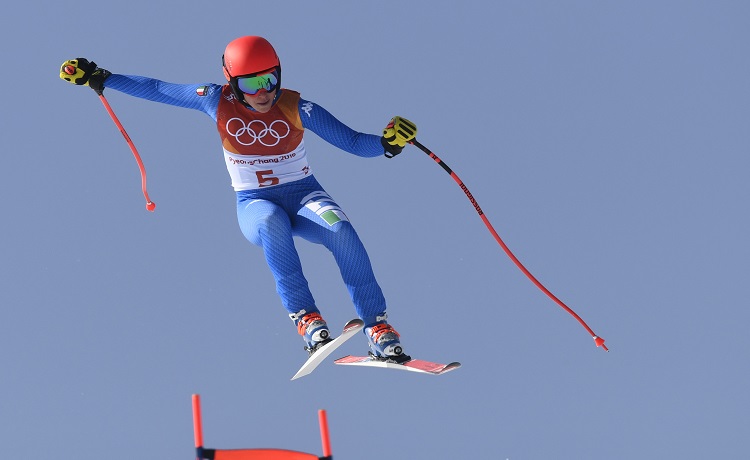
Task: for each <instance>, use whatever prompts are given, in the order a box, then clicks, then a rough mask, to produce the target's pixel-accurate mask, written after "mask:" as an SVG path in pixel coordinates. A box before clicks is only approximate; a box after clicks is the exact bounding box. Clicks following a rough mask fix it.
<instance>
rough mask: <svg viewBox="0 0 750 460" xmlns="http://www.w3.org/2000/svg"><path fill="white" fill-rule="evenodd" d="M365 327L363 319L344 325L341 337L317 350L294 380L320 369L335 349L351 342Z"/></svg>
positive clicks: (295, 375)
mask: <svg viewBox="0 0 750 460" xmlns="http://www.w3.org/2000/svg"><path fill="white" fill-rule="evenodd" d="M364 326H365V323H364V322H363V321H362V320H361V319H353V320H351V321H349V322H348V323H346V324H345V325H344V330H343V332H341V335H340V336H338V337H336V338H335V339H333V340H331V341H330V342H328V343H327V344H325V345H323V346H322V347H320V348H319V349H317V350H315V352H314V353H313V354H312V355H310V357H309V358H307V361H305V364H303V365H302V367H300V369H299V370H298V371H297V373H296V374H294V377H292V380H295V379H298V378H300V377H304V376H306V375H307V374H309V373H311V372H312V371H314V370H315V368H316V367H318V366H319V365H320V363H322V362H323V361H324V360H325V359H326V358H327V357H328V355H330V354H331V353H333V351H334V350H335V349H337V348H338V347H340V346H341V344H343V343H344V342H346V341H347V340H349V339H350V338H351V337H352V336H353V335H354V334H356V333H357V332H359V331H360V330H362V328H363V327H364Z"/></svg>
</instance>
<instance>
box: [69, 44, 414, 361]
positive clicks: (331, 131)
mask: <svg viewBox="0 0 750 460" xmlns="http://www.w3.org/2000/svg"><path fill="white" fill-rule="evenodd" d="M222 65H223V69H224V76H225V77H226V79H227V84H224V85H217V84H187V85H183V84H175V83H167V82H163V81H160V80H156V79H153V78H148V77H142V76H135V75H120V74H115V73H111V72H109V71H108V70H105V69H102V68H100V67H98V66H97V65H96V64H95V63H94V62H92V61H89V60H87V59H84V58H78V59H72V60H68V61H66V62H64V63H63V65H62V67H61V68H60V78H62V79H63V80H66V81H68V82H70V83H73V84H76V85H86V86H89V87H90V88H92V89H93V90H94V91H96V92H97V93H99V94H101V92H102V91H103V90H104V88H105V87H106V88H111V89H114V90H117V91H121V92H123V93H125V94H129V95H131V96H135V97H139V98H143V99H147V100H150V101H155V102H162V103H165V104H170V105H175V106H178V107H185V108H190V109H195V110H200V111H201V112H203V113H205V114H206V115H208V116H210V117H211V118H212V119H213V120H214V121H215V122H216V128H217V129H218V131H219V137H220V139H221V144H222V148H223V151H224V159H225V161H226V166H227V170H228V171H229V176H230V178H231V181H232V187H234V190H235V191H236V193H237V219H238V221H239V225H240V229H241V230H242V233H243V235H244V236H245V238H247V239H248V241H250V242H251V243H253V244H255V245H258V246H260V247H261V248H263V252H264V255H265V258H266V262H267V263H268V266H269V267H270V269H271V272H272V273H273V276H274V279H275V281H276V291H277V292H278V294H279V296H280V297H281V302H282V304H283V305H284V307H285V308H286V310H287V311H288V313H289V317H290V318H291V319H292V321H294V324H295V326H296V327H297V331H298V333H299V334H300V335H301V336H302V337H303V339H304V341H305V344H306V346H305V349H306V350H308V352H309V353H310V354H312V353H314V352H315V350H317V349H318V348H319V347H320V346H322V345H323V344H325V343H327V342H328V341H330V340H332V338H331V337H330V332H329V330H328V326H327V325H326V322H325V321H324V320H323V318H322V316H321V314H320V310H319V309H318V307H317V306H316V304H315V300H314V299H313V296H312V294H311V292H310V289H309V287H308V283H307V280H306V279H305V277H304V275H303V273H302V266H301V264H300V259H299V255H298V254H297V250H296V249H295V246H294V241H293V239H292V237H293V236H295V235H297V236H301V237H302V238H304V239H306V240H308V241H311V242H313V243H318V244H323V245H324V246H325V247H326V248H328V250H330V251H331V253H332V254H333V257H334V259H335V260H336V263H337V264H338V266H339V269H340V271H341V276H342V278H343V280H344V283H345V284H346V286H347V288H348V290H349V294H350V296H351V299H352V302H353V303H354V308H355V310H356V312H357V315H358V316H359V317H360V318H362V320H363V321H364V323H365V328H364V333H365V335H366V336H367V339H368V343H369V345H370V349H371V352H372V353H373V354H374V355H375V356H376V357H379V358H381V359H391V360H394V361H397V362H401V361H404V360H408V359H409V357H408V356H407V355H406V354H404V351H403V349H402V347H401V343H400V340H399V334H398V333H397V332H396V330H395V329H394V328H393V327H392V326H391V325H390V324H388V322H387V321H386V318H387V316H386V302H385V298H384V297H383V293H382V291H381V289H380V286H379V285H378V283H377V281H376V280H375V276H374V274H373V271H372V266H371V264H370V259H369V257H368V255H367V252H366V251H365V248H364V246H363V245H362V242H361V241H360V239H359V236H357V233H356V232H355V231H354V228H353V227H352V225H351V223H350V222H349V220H348V219H347V217H346V214H344V212H343V211H342V210H341V208H340V207H339V206H338V205H337V204H336V202H335V201H334V200H333V199H332V198H331V197H330V196H329V195H328V194H327V193H326V192H325V190H324V189H323V187H321V186H320V184H318V182H317V180H316V179H315V177H314V176H313V174H312V170H311V169H310V166H309V165H308V161H307V153H306V150H305V143H304V140H303V134H304V130H305V129H309V130H311V131H312V132H314V133H315V134H317V135H318V136H320V137H321V138H323V139H324V140H326V141H327V142H328V143H330V144H332V145H334V146H335V147H338V148H340V149H342V150H345V151H347V152H349V153H352V154H354V155H358V156H361V157H376V156H379V155H381V154H385V155H386V156H387V157H389V158H390V157H393V156H395V155H398V154H399V153H401V150H402V149H403V148H404V146H405V145H406V144H407V143H408V142H410V141H411V140H413V139H414V138H415V136H416V133H417V128H416V126H415V125H414V124H413V123H411V122H410V121H409V120H406V119H404V118H401V117H394V118H393V119H391V121H390V123H388V125H387V126H386V128H385V129H384V130H383V136H376V135H372V134H365V133H360V132H356V131H354V130H352V129H351V128H349V127H348V126H346V125H345V124H343V123H341V122H340V121H339V120H338V119H336V118H335V117H334V116H333V115H331V114H330V113H329V112H328V111H326V110H325V109H324V108H322V107H321V106H319V105H317V104H315V103H313V102H310V101H307V100H304V99H302V98H301V97H300V94H299V93H298V92H296V91H292V90H290V89H286V88H282V87H281V64H280V61H279V58H278V56H277V54H276V51H275V50H274V48H273V46H271V44H270V43H269V42H268V41H267V40H266V39H264V38H262V37H257V36H246V37H240V38H238V39H236V40H233V41H232V42H230V43H229V44H228V45H227V47H226V49H225V51H224V55H223V56H222Z"/></svg>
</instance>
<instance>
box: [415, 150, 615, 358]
mask: <svg viewBox="0 0 750 460" xmlns="http://www.w3.org/2000/svg"><path fill="white" fill-rule="evenodd" d="M411 143H412V144H413V145H414V146H415V147H417V148H418V149H419V150H421V151H423V152H424V153H426V154H427V155H429V157H430V158H432V159H433V160H435V162H436V163H437V164H439V165H440V166H441V167H442V168H443V169H444V170H445V172H447V173H448V174H450V176H451V177H452V178H453V180H454V181H455V182H456V183H457V184H458V186H459V187H461V190H463V191H464V193H465V194H466V197H467V198H468V199H469V201H470V202H471V204H472V205H474V209H475V210H476V211H477V214H479V217H480V218H481V219H482V221H483V222H484V225H485V226H486V227H487V230H489V231H490V233H491V234H492V236H493V237H494V238H495V241H497V243H498V244H499V245H500V247H501V248H503V251H505V254H507V255H508V257H510V259H511V260H512V261H513V263H514V264H516V266H517V267H518V268H519V269H520V270H521V271H522V272H523V274H524V275H526V276H527V277H528V278H529V279H530V280H531V282H532V283H534V285H536V287H538V288H539V289H540V290H541V291H542V292H544V293H545V294H547V296H548V297H549V298H550V299H552V300H553V301H554V302H555V303H556V304H557V305H559V306H560V307H561V308H563V309H564V310H565V311H567V312H568V313H570V314H571V315H572V316H573V317H574V318H575V319H576V320H577V321H578V322H579V323H581V326H583V327H584V329H586V331H588V333H589V334H591V336H592V337H593V338H594V344H596V346H597V347H602V348H603V349H604V350H605V351H609V349H608V348H607V346H606V345H604V339H603V338H601V337H599V336H597V335H596V334H595V333H594V331H593V330H592V329H591V328H590V327H589V326H588V324H586V322H585V321H584V320H583V319H582V318H581V317H580V316H578V314H577V313H576V312H574V311H573V309H571V308H570V307H568V306H567V305H565V303H564V302H563V301H562V300H560V299H558V298H557V297H556V296H555V295H554V294H553V293H552V292H550V290H549V289H547V288H546V287H544V285H543V284H542V283H541V282H539V280H537V279H536V277H534V275H532V274H531V272H530V271H529V270H528V269H527V268H526V267H524V265H523V264H522V263H521V261H520V260H518V258H517V257H516V256H515V255H514V254H513V252H512V251H511V250H510V248H509V247H508V245H506V244H505V242H504V241H503V239H502V238H500V235H499V234H498V233H497V231H495V228H494V227H493V226H492V224H491V223H490V221H489V219H487V216H486V215H485V214H484V212H483V211H482V208H481V207H480V206H479V203H478V202H477V200H476V199H475V198H474V195H472V194H471V192H470V191H469V189H468V187H466V185H465V184H464V183H463V181H462V180H461V179H460V178H459V177H458V175H457V174H456V173H455V172H453V170H452V169H451V168H450V167H448V165H447V164H445V162H444V161H443V160H441V159H440V158H439V157H438V156H437V155H435V154H434V153H433V152H432V151H431V150H430V149H428V148H427V147H425V146H424V145H422V144H420V143H419V142H418V141H417V140H416V139H414V140H413V141H411Z"/></svg>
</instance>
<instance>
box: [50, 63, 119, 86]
mask: <svg viewBox="0 0 750 460" xmlns="http://www.w3.org/2000/svg"><path fill="white" fill-rule="evenodd" d="M110 75H112V72H110V71H109V70H106V69H102V68H100V67H97V65H96V63H95V62H94V61H89V60H88V59H85V58H77V59H69V60H67V61H65V62H63V64H62V65H61V66H60V78H62V79H63V80H65V81H67V82H69V83H73V84H74V85H85V86H88V87H90V88H91V89H93V90H94V91H96V93H97V94H102V92H103V91H104V80H106V79H107V77H109V76H110Z"/></svg>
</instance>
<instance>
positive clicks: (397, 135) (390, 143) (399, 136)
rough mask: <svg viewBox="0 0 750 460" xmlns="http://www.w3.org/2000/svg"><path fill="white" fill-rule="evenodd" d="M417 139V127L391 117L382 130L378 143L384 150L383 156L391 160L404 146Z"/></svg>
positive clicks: (399, 118) (403, 119)
mask: <svg viewBox="0 0 750 460" xmlns="http://www.w3.org/2000/svg"><path fill="white" fill-rule="evenodd" d="M415 137H417V125H415V124H414V123H412V122H411V121H409V120H407V119H406V118H402V117H393V118H391V121H390V122H389V123H388V126H386V127H385V129H384V130H383V137H381V138H380V143H381V144H383V148H384V149H385V156H386V157H387V158H393V157H395V156H396V155H398V154H399V153H401V151H402V150H403V149H404V147H405V146H406V144H408V143H409V142H411V141H412V140H414V138H415Z"/></svg>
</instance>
